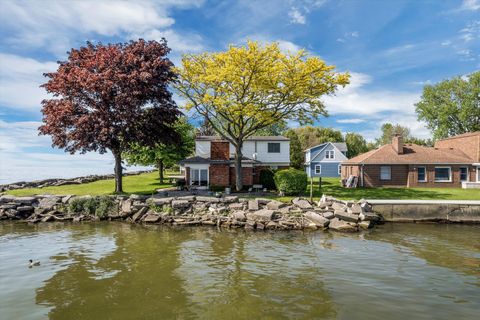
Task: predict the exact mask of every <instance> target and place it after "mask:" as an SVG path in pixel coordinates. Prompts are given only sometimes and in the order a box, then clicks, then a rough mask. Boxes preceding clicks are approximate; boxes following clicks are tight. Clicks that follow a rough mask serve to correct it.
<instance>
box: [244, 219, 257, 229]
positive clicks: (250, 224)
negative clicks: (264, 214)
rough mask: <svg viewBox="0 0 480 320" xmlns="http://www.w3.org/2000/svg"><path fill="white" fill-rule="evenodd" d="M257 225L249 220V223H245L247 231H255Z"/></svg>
mask: <svg viewBox="0 0 480 320" xmlns="http://www.w3.org/2000/svg"><path fill="white" fill-rule="evenodd" d="M256 224H257V223H256V222H255V221H253V220H247V222H246V223H245V230H253V229H255V225H256Z"/></svg>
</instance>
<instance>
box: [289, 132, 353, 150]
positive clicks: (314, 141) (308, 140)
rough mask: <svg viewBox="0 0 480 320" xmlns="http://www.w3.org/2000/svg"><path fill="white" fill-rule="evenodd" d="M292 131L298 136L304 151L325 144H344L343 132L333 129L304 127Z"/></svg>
mask: <svg viewBox="0 0 480 320" xmlns="http://www.w3.org/2000/svg"><path fill="white" fill-rule="evenodd" d="M291 130H294V131H295V133H296V134H297V136H298V139H299V141H300V145H301V148H302V150H305V149H308V148H311V147H313V146H316V145H319V144H322V143H324V142H344V139H343V135H342V132H341V131H339V130H335V129H332V128H323V127H314V126H303V127H298V128H295V129H291Z"/></svg>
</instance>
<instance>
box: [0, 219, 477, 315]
mask: <svg viewBox="0 0 480 320" xmlns="http://www.w3.org/2000/svg"><path fill="white" fill-rule="evenodd" d="M29 258H32V259H35V260H40V262H41V265H40V266H39V267H33V268H28V266H27V265H28V263H27V260H28V259H29ZM0 261H1V263H0V319H45V318H51V319H287V318H295V319H478V316H479V312H480V226H462V225H416V224H386V225H383V226H379V227H378V228H376V229H373V230H370V231H368V232H363V233H359V234H338V233H332V232H276V233H270V232H245V231H227V230H217V229H215V228H201V227H193V228H175V229H174V228H172V227H162V226H151V227H143V226H139V225H129V224H123V223H97V224H95V223H85V224H77V225H73V224H55V223H48V224H38V225H34V226H29V225H26V224H22V223H0Z"/></svg>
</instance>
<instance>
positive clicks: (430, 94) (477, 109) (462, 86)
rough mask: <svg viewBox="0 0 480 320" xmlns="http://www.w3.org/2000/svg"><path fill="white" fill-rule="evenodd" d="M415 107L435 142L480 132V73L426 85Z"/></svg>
mask: <svg viewBox="0 0 480 320" xmlns="http://www.w3.org/2000/svg"><path fill="white" fill-rule="evenodd" d="M415 106H416V109H415V110H416V112H417V116H418V119H419V120H423V121H425V122H426V123H427V127H428V128H429V129H430V130H432V132H433V137H434V139H443V138H446V137H449V136H454V135H458V134H462V133H465V132H471V131H478V130H480V71H477V72H474V73H472V74H470V75H469V76H467V77H466V78H465V77H455V78H453V79H449V80H444V81H442V82H439V83H437V84H435V85H427V86H425V87H424V88H423V94H422V98H421V100H420V102H418V103H417V104H415Z"/></svg>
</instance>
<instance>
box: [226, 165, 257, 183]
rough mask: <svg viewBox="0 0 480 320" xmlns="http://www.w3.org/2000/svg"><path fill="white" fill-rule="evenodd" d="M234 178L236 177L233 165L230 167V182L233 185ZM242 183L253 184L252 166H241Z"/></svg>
mask: <svg viewBox="0 0 480 320" xmlns="http://www.w3.org/2000/svg"><path fill="white" fill-rule="evenodd" d="M235 179H236V174H235V167H230V184H231V185H232V186H234V185H235ZM242 184H243V185H244V186H251V185H252V184H254V182H253V168H252V167H244V168H242Z"/></svg>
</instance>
